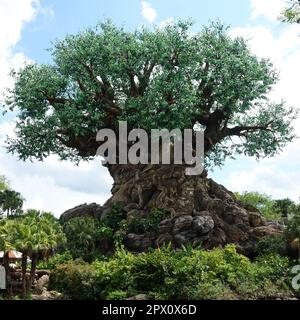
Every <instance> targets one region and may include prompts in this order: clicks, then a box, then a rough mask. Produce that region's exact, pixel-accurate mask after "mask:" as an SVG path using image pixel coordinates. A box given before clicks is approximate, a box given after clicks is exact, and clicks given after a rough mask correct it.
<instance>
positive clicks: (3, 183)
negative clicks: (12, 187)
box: [0, 175, 9, 191]
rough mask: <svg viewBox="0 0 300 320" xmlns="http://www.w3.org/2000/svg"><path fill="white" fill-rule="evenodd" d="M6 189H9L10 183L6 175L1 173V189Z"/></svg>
mask: <svg viewBox="0 0 300 320" xmlns="http://www.w3.org/2000/svg"><path fill="white" fill-rule="evenodd" d="M6 189H9V183H8V181H7V179H6V178H5V176H1V175H0V191H3V190H6Z"/></svg>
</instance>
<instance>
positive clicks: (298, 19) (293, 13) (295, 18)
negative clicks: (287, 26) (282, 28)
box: [281, 0, 300, 23]
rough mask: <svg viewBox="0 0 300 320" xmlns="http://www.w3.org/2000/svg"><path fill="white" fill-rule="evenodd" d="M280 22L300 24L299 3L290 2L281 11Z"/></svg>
mask: <svg viewBox="0 0 300 320" xmlns="http://www.w3.org/2000/svg"><path fill="white" fill-rule="evenodd" d="M281 20H282V21H284V22H290V23H300V1H299V0H290V1H289V6H288V7H287V8H286V9H285V10H284V11H283V13H282V17H281Z"/></svg>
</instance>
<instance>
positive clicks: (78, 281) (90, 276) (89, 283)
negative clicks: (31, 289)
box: [48, 260, 98, 300]
mask: <svg viewBox="0 0 300 320" xmlns="http://www.w3.org/2000/svg"><path fill="white" fill-rule="evenodd" d="M94 283H95V268H94V266H93V265H90V264H88V263H85V262H84V261H82V260H74V261H69V262H67V263H65V264H62V265H58V266H56V267H55V269H53V270H52V271H51V274H50V280H49V286H48V288H49V289H50V290H57V291H59V292H61V293H64V294H66V295H68V296H70V297H72V298H73V299H81V300H85V299H90V300H94V299H96V298H97V296H98V295H97V292H96V291H95V288H94Z"/></svg>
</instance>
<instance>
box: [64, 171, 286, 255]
mask: <svg viewBox="0 0 300 320" xmlns="http://www.w3.org/2000/svg"><path fill="white" fill-rule="evenodd" d="M185 169H186V167H185V166H182V165H110V166H109V172H110V174H111V176H112V177H113V179H114V185H113V188H112V197H111V198H110V199H109V200H108V201H107V202H106V203H105V204H104V206H103V207H101V208H100V207H97V208H96V207H93V205H91V206H90V207H89V208H87V211H89V210H90V211H89V212H90V213H89V214H91V215H96V216H101V217H102V218H103V217H105V216H107V215H109V214H111V207H112V205H113V204H114V203H118V204H120V207H121V208H122V210H123V214H124V218H126V219H127V221H128V222H130V221H132V220H133V219H135V218H147V216H148V215H149V213H150V212H151V210H152V209H160V210H162V211H164V212H166V213H167V217H166V218H164V219H163V221H161V222H160V223H159V226H158V232H151V231H150V232H145V233H143V234H136V233H133V232H130V231H129V233H128V234H127V236H126V237H125V245H126V246H127V248H128V249H130V250H133V251H138V252H140V251H145V250H147V248H149V247H159V246H162V245H163V244H168V243H172V245H173V246H174V247H177V248H179V247H181V246H182V245H187V244H195V245H196V244H201V245H202V246H203V247H204V248H207V249H210V248H213V247H221V246H224V245H225V244H227V243H235V244H236V245H237V248H238V249H239V250H240V252H242V253H244V254H247V255H252V254H253V251H254V248H255V244H256V243H257V241H258V240H259V239H261V238H262V237H264V236H266V235H271V234H277V233H279V232H280V231H281V229H282V227H281V226H280V225H278V224H276V223H274V222H267V221H266V220H265V219H264V218H263V217H262V216H261V215H260V213H259V212H258V211H257V210H256V209H255V208H253V207H246V206H244V205H242V204H241V203H239V202H238V201H237V200H236V198H235V196H234V194H233V193H232V192H230V191H228V190H227V189H226V188H225V187H223V186H221V185H219V184H217V183H216V182H214V181H213V180H212V179H209V178H207V173H206V172H204V173H202V174H201V175H198V176H197V175H196V176H188V175H186V174H185ZM80 212H81V213H82V212H84V208H83V207H82V206H80V207H78V208H75V209H71V210H69V211H67V212H66V213H64V214H63V215H62V220H65V219H69V218H70V217H72V216H78V215H80Z"/></svg>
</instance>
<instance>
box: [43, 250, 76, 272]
mask: <svg viewBox="0 0 300 320" xmlns="http://www.w3.org/2000/svg"><path fill="white" fill-rule="evenodd" d="M71 260H72V255H71V252H70V251H65V252H64V253H56V254H55V255H53V256H51V257H49V258H48V259H47V260H45V261H41V262H39V264H38V265H37V269H47V270H52V269H54V268H56V267H57V266H58V265H60V264H63V263H66V262H68V261H71Z"/></svg>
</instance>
